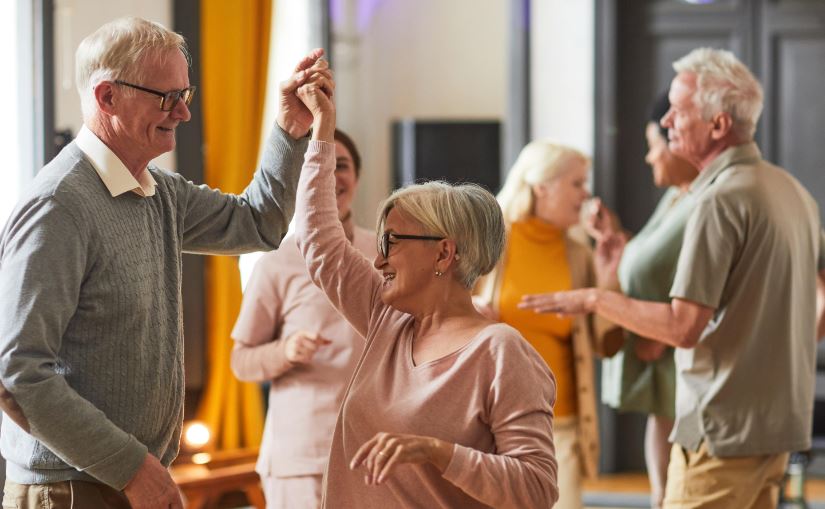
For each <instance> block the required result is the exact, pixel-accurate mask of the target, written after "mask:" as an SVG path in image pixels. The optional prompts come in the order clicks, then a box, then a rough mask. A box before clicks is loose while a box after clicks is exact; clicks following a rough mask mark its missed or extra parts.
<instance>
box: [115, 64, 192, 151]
mask: <svg viewBox="0 0 825 509" xmlns="http://www.w3.org/2000/svg"><path fill="white" fill-rule="evenodd" d="M143 70H144V72H143V75H144V76H146V78H145V79H144V80H143V81H142V82H141V83H135V84H136V85H140V86H143V87H146V88H151V89H154V90H158V91H161V92H169V91H172V90H182V89H184V88H187V87H189V67H188V65H187V63H186V57H184V56H183V53H181V52H180V51H179V50H174V51H172V52H170V53H169V54H168V56H167V58H165V59H159V58H157V57H153V56H151V55H150V56H147V58H146V60H145V62H144V63H143ZM112 87H113V88H112V94H113V97H112V101H113V104H112V112H111V130H112V131H113V140H112V142H113V144H115V145H116V150H115V152H116V153H118V155H119V156H120V157H121V159H124V160H125V161H124V162H127V166H131V165H137V166H141V165H142V166H145V165H146V164H147V163H148V162H149V161H151V160H152V159H154V158H156V157H158V156H159V155H161V154H164V153H166V152H170V151H172V150H174V148H175V129H176V128H177V127H178V124H180V123H181V122H188V121H189V119H190V118H191V117H192V115H191V114H190V112H189V107H188V106H187V105H186V103H185V102H184V101H182V100H181V101H178V103H177V104H176V105H175V107H174V108H172V110H171V111H162V110H161V109H160V97H158V96H156V95H153V94H150V93H148V92H143V91H140V90H134V89H131V88H128V87H126V86H124V85H117V84H113V85H112ZM127 90H128V92H127Z"/></svg>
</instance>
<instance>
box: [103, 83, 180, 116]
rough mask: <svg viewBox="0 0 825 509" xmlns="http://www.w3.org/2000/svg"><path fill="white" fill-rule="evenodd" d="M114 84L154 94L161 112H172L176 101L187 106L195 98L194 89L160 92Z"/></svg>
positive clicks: (125, 84)
mask: <svg viewBox="0 0 825 509" xmlns="http://www.w3.org/2000/svg"><path fill="white" fill-rule="evenodd" d="M115 83H117V84H118V85H123V86H125V87H130V88H134V89H136V90H141V91H143V92H148V93H150V94H154V95H156V96H158V97H160V109H161V110H163V111H172V110H173V109H174V108H175V106H177V104H178V101H180V100H181V99H183V102H185V103H186V105H187V106H189V103H191V102H192V97H194V96H195V88H196V87H189V88H184V89H183V90H172V91H171V92H161V91H160V90H153V89H151V88H146V87H142V86H140V85H135V84H134V83H129V82H126V81H123V80H115Z"/></svg>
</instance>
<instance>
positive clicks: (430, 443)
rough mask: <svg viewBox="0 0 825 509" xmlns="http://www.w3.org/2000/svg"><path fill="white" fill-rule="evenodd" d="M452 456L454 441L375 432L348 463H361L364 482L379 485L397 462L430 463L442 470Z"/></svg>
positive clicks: (352, 465)
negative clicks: (364, 473) (448, 441)
mask: <svg viewBox="0 0 825 509" xmlns="http://www.w3.org/2000/svg"><path fill="white" fill-rule="evenodd" d="M452 457H453V444H449V443H447V442H444V441H442V440H439V439H437V438H432V437H422V436H417V435H404V434H401V433H377V434H376V435H375V436H374V437H372V438H371V439H369V440H367V441H366V442H365V443H364V445H362V446H361V447H360V448H359V449H358V452H356V453H355V456H354V457H353V458H352V461H351V462H350V466H349V467H350V469H352V470H355V469H356V468H358V467H360V466H363V467H364V468H365V469H366V470H367V473H366V475H365V476H364V483H365V484H381V483H383V482H384V481H385V480H387V478H388V477H389V476H390V475H392V472H393V470H394V469H395V467H397V466H398V465H402V464H405V463H414V464H422V463H432V464H433V465H435V467H436V468H437V469H438V470H439V471H440V472H442V473H443V472H444V471H445V470H446V469H447V465H449V464H450V460H451V459H452Z"/></svg>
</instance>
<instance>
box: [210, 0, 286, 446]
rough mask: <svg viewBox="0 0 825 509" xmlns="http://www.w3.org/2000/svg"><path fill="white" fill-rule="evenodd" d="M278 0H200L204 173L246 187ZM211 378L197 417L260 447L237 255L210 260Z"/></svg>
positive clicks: (239, 442) (225, 185) (228, 187)
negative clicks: (236, 332) (247, 379)
mask: <svg viewBox="0 0 825 509" xmlns="http://www.w3.org/2000/svg"><path fill="white" fill-rule="evenodd" d="M271 13H272V0H237V1H231V2H227V1H226V0H201V55H200V57H201V65H202V73H201V83H200V87H199V88H200V90H201V91H202V93H203V116H204V143H205V146H206V150H205V157H204V180H205V182H206V184H207V185H209V186H210V187H213V188H218V189H220V190H221V191H223V192H225V193H235V194H237V193H240V192H242V191H243V190H244V188H245V187H246V186H247V184H248V183H249V182H250V180H251V179H252V175H253V173H254V171H255V166H256V164H257V159H258V151H259V149H260V146H259V145H260V139H261V123H262V121H263V114H264V111H263V110H264V98H265V95H266V76H267V63H268V59H269V39H270V33H269V32H270V22H271V18H272V15H271ZM205 278H206V343H207V362H208V366H207V380H206V386H205V389H204V393H203V397H202V399H201V402H200V407H199V408H198V418H199V419H200V420H203V421H204V422H206V424H207V425H208V426H209V428H210V429H211V430H212V433H213V438H212V442H211V444H212V446H213V447H214V448H215V449H234V448H240V447H257V446H258V445H260V441H261V433H262V432H263V421H264V410H263V401H262V397H261V389H260V387H259V386H258V385H256V384H249V383H241V382H239V381H238V380H237V379H236V378H235V376H234V375H233V374H232V371H231V368H230V365H229V362H230V355H231V351H232V339H231V338H230V332H231V331H232V327H233V325H234V324H235V319H236V318H237V316H238V310H239V309H240V302H241V285H240V274H239V272H238V259H237V257H229V256H224V257H220V256H210V257H208V258H207V260H206V275H205Z"/></svg>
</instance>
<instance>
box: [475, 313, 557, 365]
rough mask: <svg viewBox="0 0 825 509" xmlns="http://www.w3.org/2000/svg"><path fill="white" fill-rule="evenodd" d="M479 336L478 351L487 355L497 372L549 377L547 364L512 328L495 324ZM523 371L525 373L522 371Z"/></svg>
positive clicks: (504, 324)
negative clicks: (530, 373) (529, 373)
mask: <svg viewBox="0 0 825 509" xmlns="http://www.w3.org/2000/svg"><path fill="white" fill-rule="evenodd" d="M479 336H480V337H479V345H478V349H480V350H481V351H483V352H485V353H486V354H489V356H490V357H491V359H493V361H494V364H495V366H496V370H497V371H507V372H515V373H520V374H521V375H525V374H527V373H528V372H532V373H534V374H535V375H537V376H540V377H544V376H550V370H549V368H548V367H547V364H546V363H545V362H544V360H542V358H541V356H540V355H539V354H538V352H536V350H535V349H534V348H533V347H532V346H531V345H530V343H528V342H527V340H526V339H524V336H522V335H521V333H520V332H519V331H518V330H516V329H515V328H514V327H511V326H510V325H507V324H506V323H496V324H493V325H489V326H487V327H486V328H485V329H484V330H483V331H482V332H481V333H480V334H479ZM525 369H526V370H527V371H522V370H525ZM512 370H515V371H512Z"/></svg>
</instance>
